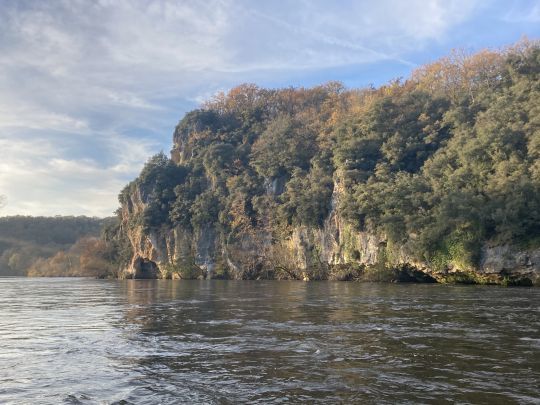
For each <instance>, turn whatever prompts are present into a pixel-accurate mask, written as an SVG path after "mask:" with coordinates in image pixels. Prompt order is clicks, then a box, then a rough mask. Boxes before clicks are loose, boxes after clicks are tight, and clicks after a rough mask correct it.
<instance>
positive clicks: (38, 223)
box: [0, 216, 111, 276]
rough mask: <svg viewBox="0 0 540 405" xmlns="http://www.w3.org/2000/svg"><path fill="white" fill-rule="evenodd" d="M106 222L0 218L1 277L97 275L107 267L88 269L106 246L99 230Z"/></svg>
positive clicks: (84, 219) (85, 219)
mask: <svg viewBox="0 0 540 405" xmlns="http://www.w3.org/2000/svg"><path fill="white" fill-rule="evenodd" d="M109 222H111V219H110V218H108V219H101V218H89V217H84V216H80V217H62V216H57V217H31V216H10V217H0V276H27V275H30V276H84V275H87V276H96V275H100V274H101V272H102V270H103V269H104V268H105V269H106V268H107V264H106V263H99V264H98V263H94V264H96V265H97V266H98V267H99V269H98V268H97V267H96V266H94V268H92V269H91V268H90V267H91V266H90V262H92V263H93V262H94V257H95V256H96V254H95V253H96V249H97V248H98V247H99V246H104V245H105V243H104V242H103V241H102V240H101V239H100V236H101V230H102V228H103V227H104V226H105V225H106V224H107V223H109ZM81 257H83V263H81V261H80V258H81ZM85 257H86V262H84V261H85ZM90 258H91V259H90Z"/></svg>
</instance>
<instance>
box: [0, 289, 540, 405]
mask: <svg viewBox="0 0 540 405" xmlns="http://www.w3.org/2000/svg"><path fill="white" fill-rule="evenodd" d="M539 306H540V288H502V287H483V286H450V285H432V284H429V285H427V284H375V283H374V284H369V283H365V284H361V283H352V282H349V283H347V282H343V283H339V282H309V283H304V282H276V281H260V282H258V281H238V282H235V281H170V280H160V281H150V280H149V281H144V280H128V281H116V280H92V279H65V278H57V279H54V278H52V279H30V278H28V279H25V278H3V279H0V308H1V310H0V311H1V312H0V314H1V315H0V403H16V404H41V403H43V404H49V403H50V404H59V403H71V404H94V403H99V404H102V403H105V404H112V403H117V404H132V403H133V404H156V403H164V404H169V403H174V404H176V403H180V404H182V403H186V404H205V403H208V404H228V403H230V404H238V403H250V404H256V403H264V404H266V403H301V402H305V403H362V404H365V403H367V404H369V403H373V404H384V403H388V404H390V403H392V404H393V403H441V404H444V403H474V404H512V403H524V404H527V403H531V404H532V403H535V404H538V403H540V308H539Z"/></svg>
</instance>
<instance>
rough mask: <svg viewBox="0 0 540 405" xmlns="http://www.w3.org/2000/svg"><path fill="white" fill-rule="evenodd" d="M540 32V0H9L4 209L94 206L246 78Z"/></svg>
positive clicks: (407, 56)
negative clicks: (197, 112) (193, 113)
mask: <svg viewBox="0 0 540 405" xmlns="http://www.w3.org/2000/svg"><path fill="white" fill-rule="evenodd" d="M524 35H525V36H528V37H529V38H531V39H538V38H540V0H529V1H525V0H523V1H517V0H516V1H512V0H506V1H504V0H497V1H495V0H493V1H491V0H483V1H476V0H378V1H376V2H373V1H361V0H356V1H345V0H334V1H328V0H312V1H309V0H294V1H293V0H275V1H268V0H264V1H263V0H259V1H257V0H249V1H248V0H236V1H234V0H205V1H180V0H178V1H165V0H164V1H135V0H133V1H124V0H96V1H87V0H64V1H62V0H55V1H46V0H42V1H20V0H3V1H2V2H0V150H1V152H2V153H1V159H0V195H5V196H6V197H7V204H6V206H5V207H4V208H2V209H1V211H0V214H2V215H13V214H25V215H57V214H60V215H79V214H84V215H95V216H106V215H110V214H112V212H113V211H114V210H115V209H116V207H117V205H118V203H117V194H118V192H119V191H120V189H121V188H122V187H123V185H124V184H126V183H127V182H128V181H130V180H131V179H133V178H134V177H135V176H136V175H137V174H138V172H139V170H140V169H141V167H142V165H143V164H144V162H145V160H146V159H147V158H148V157H149V156H151V155H152V154H154V153H156V152H158V151H160V150H163V151H166V152H168V151H169V150H170V147H171V138H172V132H173V130H174V127H175V125H176V124H177V122H178V121H179V120H180V119H181V118H182V116H183V114H184V113H185V112H186V111H189V110H190V109H193V108H195V107H196V106H197V105H198V104H199V103H200V102H201V101H203V100H205V99H207V98H209V97H211V96H212V95H213V94H215V93H216V92H218V91H223V90H227V89H230V88H231V87H234V86H235V85H237V84H240V83H245V82H249V83H256V84H258V85H260V86H269V87H283V86H291V85H292V86H312V85H316V84H320V83H323V82H326V81H329V80H339V81H342V82H343V83H344V84H345V85H347V86H349V87H363V86H368V85H370V84H373V85H379V84H382V83H385V82H387V81H388V80H390V79H393V78H396V77H407V76H408V74H409V73H410V72H411V71H412V70H414V68H415V67H416V66H418V65H421V64H423V63H426V62H429V61H432V60H435V59H437V58H439V57H441V56H444V55H446V54H447V53H448V52H449V51H450V50H451V49H453V48H463V49H465V50H468V51H471V52H473V51H476V50H479V49H482V48H486V47H488V48H497V47H501V46H504V45H507V44H511V43H513V42H515V41H517V40H518V39H519V38H520V37H522V36H524Z"/></svg>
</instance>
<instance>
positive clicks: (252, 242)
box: [122, 182, 540, 285]
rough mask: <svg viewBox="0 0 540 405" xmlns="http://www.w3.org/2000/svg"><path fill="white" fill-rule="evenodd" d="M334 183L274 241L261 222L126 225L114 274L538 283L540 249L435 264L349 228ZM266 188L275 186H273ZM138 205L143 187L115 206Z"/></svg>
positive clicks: (490, 252) (504, 250)
mask: <svg viewBox="0 0 540 405" xmlns="http://www.w3.org/2000/svg"><path fill="white" fill-rule="evenodd" d="M275 183H276V182H274V185H275ZM270 184H271V182H270ZM339 188H340V187H339V186H338V185H337V184H336V185H335V195H334V197H333V207H332V210H331V211H330V215H329V216H328V218H327V219H326V220H325V221H324V225H323V226H322V227H317V228H314V227H307V226H297V227H294V228H292V229H291V230H290V233H289V235H288V236H287V237H285V238H283V239H280V240H276V239H275V238H273V236H272V235H271V234H270V233H269V232H268V231H267V230H265V229H251V230H250V231H249V232H246V233H244V234H242V235H235V236H234V237H232V236H231V235H227V234H225V233H223V231H221V230H219V229H216V227H215V226H212V225H207V226H204V227H202V228H201V229H199V230H198V231H196V232H194V231H192V230H189V229H186V228H183V227H181V226H176V227H167V226H162V227H161V228H159V229H151V230H147V231H145V230H144V229H143V227H142V226H141V225H135V226H131V228H130V229H129V231H128V232H127V234H128V236H129V239H130V241H131V244H132V247H133V252H134V255H133V257H132V259H131V263H130V265H129V266H128V267H127V268H126V269H124V271H123V273H122V277H125V278H228V279H299V280H306V281H307V280H326V279H330V280H362V279H367V280H373V279H375V280H377V279H378V278H377V277H375V278H373V275H377V273H383V274H386V275H385V276H384V277H383V280H387V281H399V280H404V281H426V280H430V281H439V282H456V281H457V282H477V283H490V284H501V283H503V284H506V283H510V284H525V285H528V284H529V283H533V284H538V283H539V282H540V249H529V250H527V249H519V248H517V247H513V246H509V245H502V246H488V245H486V246H484V247H483V248H482V252H481V258H480V262H479V265H478V266H477V267H475V268H462V267H460V266H459V265H456V264H453V265H450V266H447V267H446V268H443V269H435V268H433V266H432V265H430V264H429V263H427V262H422V261H418V260H415V259H414V258H413V257H412V256H411V255H410V254H408V253H407V246H406V244H405V245H403V246H399V247H393V248H390V247H389V246H388V242H387V240H386V238H385V236H384V235H376V234H374V233H369V232H360V231H357V230H355V229H354V228H353V227H352V226H351V225H350V224H348V223H347V222H346V221H345V220H343V218H341V217H340V215H339V214H338V212H337V210H336V200H337V199H338V198H339V191H338V190H339ZM267 192H268V193H271V194H272V193H276V192H279V190H276V188H275V186H274V187H269V188H268V190H267ZM146 206H147V203H146V202H145V199H144V193H142V192H141V190H139V189H136V190H135V192H134V193H132V194H131V195H130V198H129V201H128V202H127V203H126V204H125V205H124V206H123V207H122V218H123V223H124V224H125V226H126V227H128V223H129V222H130V220H131V219H132V217H133V216H136V215H137V214H140V213H141V212H143V211H144V210H145V208H146ZM385 272H386V273H385ZM388 272H390V273H388ZM366 274H367V275H368V277H367V278H366ZM370 275H371V276H370Z"/></svg>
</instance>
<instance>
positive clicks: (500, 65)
mask: <svg viewBox="0 0 540 405" xmlns="http://www.w3.org/2000/svg"><path fill="white" fill-rule="evenodd" d="M173 140H174V148H173V151H172V158H171V159H169V158H168V157H167V156H166V155H164V154H159V155H156V156H154V157H152V158H151V159H150V160H149V161H148V163H147V164H146V166H145V167H144V169H143V170H142V172H141V174H140V176H139V177H138V178H137V179H136V180H134V181H133V182H132V183H130V184H129V185H128V186H127V187H126V188H125V189H124V190H123V191H122V193H121V194H120V203H121V209H120V210H119V218H120V225H119V227H118V229H117V230H116V233H114V236H111V235H112V234H111V235H109V240H110V241H113V240H114V241H115V244H116V246H123V247H122V249H117V254H116V260H117V262H118V263H119V264H120V265H122V266H124V267H125V268H127V269H128V273H129V272H131V274H136V273H137V272H142V273H144V272H150V273H153V274H157V276H170V275H171V274H176V275H180V277H196V276H204V275H206V276H212V277H218V276H219V277H234V278H257V277H278V278H283V277H288V278H290V277H293V278H306V279H313V278H327V277H330V276H329V275H330V274H331V273H332V271H334V270H335V269H338V268H339V269H343V266H346V267H347V271H353V270H351V269H353V268H354V269H356V270H355V271H358V272H361V271H364V270H365V269H364V267H362V269H364V270H362V269H360V267H354V266H356V265H357V266H375V265H377V266H382V267H384V268H395V267H396V266H398V265H399V266H403V265H411V266H414V267H415V268H418V269H423V270H426V269H428V270H429V272H430V273H434V272H440V273H441V274H443V273H448V272H452V271H454V272H455V271H458V272H474V271H477V270H478V269H479V268H480V266H481V262H482V260H483V255H484V256H485V255H489V249H491V248H495V247H504V249H507V250H508V249H510V250H512V249H514V250H516V249H517V250H519V251H530V250H531V249H534V248H536V247H538V246H539V245H540V47H539V44H538V42H531V41H522V42H520V43H519V44H517V45H515V46H513V47H510V48H507V49H504V50H501V51H492V50H485V51H481V52H479V53H477V54H474V55H467V54H465V53H462V52H457V51H456V52H454V53H452V54H451V55H449V56H448V57H445V58H443V59H441V60H438V61H436V62H434V63H432V64H429V65H426V66H422V67H420V68H418V69H417V70H415V71H414V72H413V73H412V75H411V76H410V77H409V78H407V79H406V80H396V81H393V82H391V83H389V84H387V85H384V86H381V87H379V88H366V89H347V88H344V87H343V86H342V85H341V84H340V83H327V84H324V85H321V86H318V87H314V88H310V89H305V88H286V89H278V90H274V89H262V88H259V87H257V86H255V85H249V84H248V85H241V86H239V87H237V88H234V89H233V90H231V91H230V92H229V93H227V94H219V95H217V96H216V97H215V98H213V99H212V100H210V101H208V102H207V103H205V104H204V105H202V106H201V108H200V109H197V110H194V111H192V112H189V113H188V114H186V116H185V117H184V118H183V119H182V120H181V122H180V123H179V124H178V126H177V128H176V131H175V133H174V138H173ZM504 249H503V250H504ZM486 252H487V253H486ZM533 264H534V263H533ZM358 269H360V270H358ZM503 270H504V269H503ZM501 274H502V273H501Z"/></svg>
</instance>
